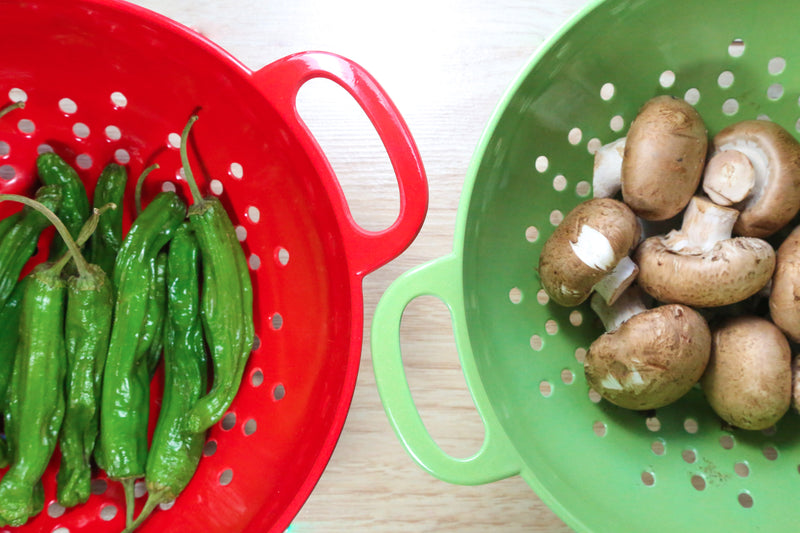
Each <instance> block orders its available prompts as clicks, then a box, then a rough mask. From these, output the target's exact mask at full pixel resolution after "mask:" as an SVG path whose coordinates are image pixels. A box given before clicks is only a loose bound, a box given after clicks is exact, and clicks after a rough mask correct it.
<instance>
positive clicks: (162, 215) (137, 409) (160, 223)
mask: <svg viewBox="0 0 800 533" xmlns="http://www.w3.org/2000/svg"><path fill="white" fill-rule="evenodd" d="M185 216H186V204H185V203H184V202H183V200H181V199H180V197H179V196H178V195H177V194H175V193H174V192H162V193H160V194H158V195H157V196H156V197H155V198H154V199H153V201H152V202H150V204H149V205H148V206H147V208H146V209H145V210H144V211H142V213H141V214H140V215H139V216H138V217H137V218H136V220H135V221H134V223H133V224H132V225H131V228H130V229H129V230H128V234H127V235H126V236H125V239H124V240H123V242H122V246H121V248H120V250H119V253H118V254H117V260H116V262H115V264H114V287H116V290H117V299H116V303H115V306H114V319H113V323H112V326H111V338H110V340H109V346H108V355H107V358H106V366H105V370H104V372H103V392H102V396H101V406H100V441H99V444H98V447H99V450H97V451H96V453H95V458H96V460H97V461H98V464H99V465H100V467H101V468H103V469H104V470H105V471H106V473H107V474H108V477H109V478H110V479H112V480H117V481H121V482H122V484H123V487H124V489H125V494H126V503H127V516H128V519H129V521H131V520H132V514H133V482H134V480H135V479H136V478H140V477H143V476H144V473H145V463H146V461H147V422H148V416H149V394H150V390H149V387H150V380H149V374H148V373H147V372H146V371H145V372H143V371H142V370H141V367H142V366H145V367H146V365H147V361H146V360H143V358H142V357H141V356H142V353H141V351H140V350H139V349H137V348H138V345H139V337H140V336H141V334H142V331H143V328H144V323H145V318H146V316H147V307H148V302H149V299H150V291H149V288H150V286H151V284H152V272H151V261H152V260H153V259H154V258H155V257H156V256H157V255H158V253H159V252H160V251H161V249H162V248H163V247H164V246H165V245H166V244H167V242H168V241H169V240H170V238H171V237H172V234H173V233H174V231H175V229H177V227H178V226H179V225H180V224H181V222H182V221H183V220H184V218H185Z"/></svg>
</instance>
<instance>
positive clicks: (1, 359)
mask: <svg viewBox="0 0 800 533" xmlns="http://www.w3.org/2000/svg"><path fill="white" fill-rule="evenodd" d="M27 279H28V278H27V277H25V278H23V279H22V280H20V282H19V283H17V285H16V286H15V287H14V290H13V291H12V292H11V296H9V298H8V300H6V305H4V306H3V309H2V310H0V324H2V327H0V413H5V411H6V404H7V399H8V383H9V381H10V380H11V371H12V369H13V368H14V354H15V353H16V351H17V343H18V341H19V317H20V315H21V314H22V295H23V294H24V291H25V282H26V280H27ZM6 466H8V455H7V449H6V441H5V439H0V468H4V467H6Z"/></svg>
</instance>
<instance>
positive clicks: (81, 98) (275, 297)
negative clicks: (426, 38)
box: [0, 0, 427, 533]
mask: <svg viewBox="0 0 800 533" xmlns="http://www.w3.org/2000/svg"><path fill="white" fill-rule="evenodd" d="M0 13H2V21H3V25H2V26H3V30H2V32H0V48H1V49H3V50H4V51H5V53H4V58H3V61H2V62H0V105H4V104H5V103H8V101H12V100H24V101H25V103H26V105H25V108H24V109H20V110H15V111H14V112H12V113H10V114H8V115H6V116H5V117H4V118H3V119H2V120H0V178H2V179H0V192H3V193H11V192H15V193H24V194H31V193H32V192H33V188H34V187H35V159H36V156H37V154H38V153H40V152H41V151H42V150H54V151H55V152H57V153H59V154H60V155H62V156H63V157H64V158H65V159H66V160H67V161H69V162H70V163H72V164H73V165H74V166H75V167H76V168H77V169H78V171H79V173H80V175H81V177H82V178H83V179H84V181H85V183H86V186H87V189H88V191H89V193H90V194H91V193H92V191H93V187H94V183H95V181H96V179H97V176H98V174H99V173H100V171H101V169H102V167H103V166H105V164H107V163H108V162H110V161H117V162H120V163H124V164H127V166H128V170H129V175H130V176H131V179H130V180H129V189H128V191H129V193H130V194H128V203H127V204H126V205H125V206H124V212H125V220H126V222H125V224H126V227H127V225H129V224H130V221H131V219H132V215H133V213H134V207H133V201H132V191H133V187H134V182H135V178H136V177H138V175H139V174H140V172H141V171H142V170H143V169H144V168H145V167H147V166H149V165H151V164H153V163H158V165H159V168H158V170H156V171H155V172H153V173H151V174H150V175H149V176H148V178H147V184H146V186H145V189H144V197H143V200H144V203H147V201H148V200H149V199H150V198H152V197H153V196H154V195H155V194H157V193H158V192H159V191H161V190H162V189H167V188H173V189H175V190H178V191H179V192H181V193H183V194H184V195H185V196H186V197H187V198H189V195H188V188H187V187H186V183H185V180H184V179H183V178H182V175H181V172H180V158H179V153H178V146H179V133H180V131H181V129H182V127H183V126H184V124H185V123H186V121H187V119H188V117H189V115H190V114H191V113H192V112H193V111H194V110H195V109H197V108H199V110H200V111H199V117H200V118H199V120H198V121H197V123H196V124H195V125H194V127H193V130H192V138H191V145H190V158H191V162H192V165H193V168H194V169H195V174H198V176H197V177H198V180H199V181H200V185H201V189H203V190H204V191H205V192H207V193H209V194H215V195H217V196H219V197H220V198H221V200H222V201H223V203H224V204H225V205H226V207H227V208H228V211H229V213H230V215H231V218H232V220H233V222H234V225H235V226H236V231H237V234H238V237H239V240H240V241H241V244H242V246H243V248H244V250H245V255H246V256H247V258H248V261H249V265H250V269H251V274H252V279H253V286H254V291H255V309H254V311H255V317H256V334H257V339H256V348H255V350H254V352H253V354H252V356H251V358H250V361H249V364H248V367H247V370H246V371H245V375H244V380H243V383H242V386H241V389H240V391H239V394H238V396H237V397H236V400H235V401H234V403H233V405H232V406H231V408H230V410H229V412H228V413H227V414H226V415H225V417H224V418H223V420H222V421H221V422H220V423H219V424H217V425H216V426H214V427H213V428H212V429H211V430H210V431H209V434H208V442H207V444H206V447H205V450H204V455H203V458H202V460H201V462H200V465H199V468H198V471H197V473H196V474H195V476H194V478H193V480H192V482H191V483H190V484H189V486H188V487H187V488H186V490H185V491H184V493H183V494H182V495H181V496H180V497H179V498H178V499H177V500H176V501H175V502H174V503H173V504H172V505H171V506H164V507H163V508H162V509H160V510H159V511H157V512H156V513H154V514H153V515H152V517H151V518H150V519H149V520H148V521H147V523H146V524H145V525H144V526H143V527H142V528H141V531H144V532H147V531H150V532H162V531H170V532H178V531H187V532H189V531H191V532H197V531H204V532H216V531H219V532H225V533H230V532H233V531H258V532H263V531H283V530H284V529H285V528H286V527H287V526H288V525H289V524H290V522H291V520H292V519H293V517H294V516H295V514H296V513H297V511H298V510H299V509H300V507H301V506H302V505H303V503H304V502H305V500H306V498H307V497H308V495H309V493H310V492H311V490H312V488H313V486H314V485H315V483H316V482H317V480H318V479H319V476H320V475H321V474H322V472H323V470H324V468H325V466H326V464H327V462H328V460H329V458H330V455H331V453H332V452H333V449H334V447H335V445H336V442H337V439H338V437H339V434H340V432H341V429H342V426H343V424H344V421H345V418H346V415H347V412H348V409H349V406H350V401H351V398H352V393H353V389H354V387H355V383H356V376H357V373H358V367H359V362H360V356H361V348H362V334H363V300H362V280H363V277H364V276H365V275H366V274H368V273H369V272H371V271H373V270H374V269H376V268H378V267H380V266H382V265H383V264H385V263H387V262H389V261H390V260H392V259H393V258H395V257H396V256H397V255H399V254H400V253H401V252H402V251H403V250H404V249H405V248H406V247H407V246H408V245H409V244H410V243H411V241H412V240H413V239H414V238H415V237H416V235H417V233H418V231H419V229H420V227H421V225H422V222H423V219H424V217H425V213H426V210H427V183H426V178H425V174H424V170H423V167H422V163H421V160H420V156H419V153H418V151H417V149H416V146H415V144H414V141H413V139H412V137H411V134H410V132H409V130H408V128H407V126H406V124H405V122H404V121H403V119H402V117H401V116H400V114H399V112H398V111H397V109H396V108H395V107H394V105H393V104H392V102H391V101H390V99H389V97H388V96H387V95H386V93H385V92H384V91H383V89H382V88H381V87H380V86H379V85H378V83H377V82H376V81H375V80H374V79H373V78H372V77H371V76H370V75H369V74H368V73H367V72H365V71H364V70H363V69H362V68H361V67H359V66H358V65H356V64H354V63H353V62H352V61H350V60H348V59H345V58H343V57H340V56H337V55H334V54H330V53H325V52H304V53H299V54H295V55H291V56H288V57H285V58H283V59H280V60H278V61H275V62H274V63H272V64H270V65H268V66H266V67H264V68H263V69H261V70H258V71H251V70H249V69H248V68H246V67H245V66H243V65H242V64H240V63H239V62H238V61H236V60H235V59H234V58H233V57H231V56H230V55H229V54H227V53H226V52H225V51H224V50H222V49H220V48H219V47H218V46H216V45H215V44H213V43H212V42H209V41H208V40H206V39H204V38H203V37H201V36H199V35H198V34H196V33H195V32H193V31H191V30H189V29H187V28H185V27H184V26H182V25H180V24H178V23H176V22H174V21H172V20H169V19H167V18H165V17H163V16H160V15H157V14H155V13H152V12H150V11H147V10H145V9H143V8H140V7H137V6H134V5H131V4H127V3H122V2H112V1H103V0H79V1H69V2H61V1H58V0H32V1H26V2H17V1H8V0H0ZM312 78H327V79H329V80H332V81H334V82H335V83H337V84H339V85H340V86H341V87H343V88H344V89H345V90H347V91H348V93H349V94H350V95H351V96H352V97H353V98H354V99H355V100H356V102H358V104H359V105H360V106H361V108H362V109H363V110H364V112H365V114H366V115H367V117H368V118H369V119H370V121H371V123H372V124H373V126H374V127H375V129H376V130H377V133H378V135H379V137H380V138H381V140H382V141H383V144H384V146H385V148H386V150H387V153H388V156H389V160H390V161H391V163H392V167H393V169H394V172H395V174H396V177H397V183H398V191H399V197H400V202H399V206H400V209H399V215H398V216H397V218H396V220H395V221H394V222H393V223H392V224H391V225H390V226H389V227H388V228H386V229H384V230H381V231H366V230H364V229H363V228H361V227H359V226H358V225H357V224H356V223H355V221H354V219H353V217H352V215H351V213H350V210H349V208H348V205H347V203H346V200H345V196H344V194H343V192H342V190H341V188H340V185H339V183H338V181H337V179H336V176H335V175H334V173H333V171H332V169H331V165H330V164H329V162H328V160H327V159H326V157H325V156H324V154H323V153H322V151H321V149H320V147H319V145H318V144H317V142H316V141H315V139H314V138H313V136H312V135H311V134H310V132H309V130H308V128H307V127H306V126H305V124H304V123H303V121H302V120H301V119H300V117H299V115H298V112H297V108H296V102H295V99H296V96H297V92H298V90H299V89H300V87H301V86H302V85H303V84H304V83H305V82H307V81H308V80H310V79H312ZM0 208H1V209H0V215H2V214H5V213H7V212H8V210H9V209H12V207H11V206H9V205H6V204H2V205H0ZM42 258H43V256H42V257H35V258H34V259H33V261H34V262H35V261H37V260H41V259H42ZM155 387H156V389H157V387H158V386H157V385H156V386H155ZM154 396H155V397H156V398H157V394H156V395H154ZM154 402H155V403H154V407H156V408H157V406H158V404H157V400H154ZM153 411H155V409H154V410H153ZM57 455H58V454H56V457H54V460H53V462H52V463H51V465H50V468H49V469H48V471H47V473H46V475H45V497H46V500H45V509H44V511H43V512H42V513H41V514H40V515H38V516H37V517H35V518H33V519H31V521H29V522H28V524H27V525H26V526H24V527H23V528H21V529H22V530H24V531H42V532H49V533H74V532H77V531H93V532H94V531H120V530H121V529H122V528H123V526H124V522H125V516H124V515H125V512H124V500H123V496H122V490H121V486H120V485H119V484H118V483H116V482H112V481H108V480H106V479H105V475H104V474H103V473H102V472H98V473H97V475H96V476H95V479H94V481H93V491H92V496H91V498H90V500H89V502H88V503H86V504H85V505H82V506H79V507H75V508H72V509H66V510H65V509H63V508H61V507H60V506H59V505H58V504H57V503H55V472H56V469H57V463H58V458H57ZM138 488H139V491H138V494H139V497H138V498H137V512H138V510H139V509H140V508H141V506H142V505H143V503H144V500H145V496H144V494H143V493H144V491H143V485H142V484H140V485H139V487H138Z"/></svg>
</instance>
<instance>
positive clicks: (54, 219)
mask: <svg viewBox="0 0 800 533" xmlns="http://www.w3.org/2000/svg"><path fill="white" fill-rule="evenodd" d="M6 200H10V201H12V202H19V203H22V204H25V205H27V206H28V207H30V208H32V209H36V210H37V211H38V212H40V213H41V214H43V215H44V216H45V217H47V220H49V221H50V222H51V223H52V224H53V226H55V228H56V230H57V231H58V233H59V235H61V238H62V239H64V243H66V245H67V248H68V249H69V253H71V254H72V258H73V259H74V260H75V266H76V267H77V268H78V274H79V275H81V276H85V275H88V274H89V268H88V265H89V264H88V263H87V262H86V259H85V258H84V257H83V255H82V254H81V250H80V248H78V245H77V244H76V243H75V239H73V238H72V235H70V234H69V230H68V229H67V227H66V226H65V225H64V223H63V222H61V219H60V218H58V215H56V214H55V213H53V212H52V211H51V210H50V209H48V208H47V206H45V205H43V204H42V203H41V202H37V201H36V200H34V199H32V198H28V197H27V196H22V195H20V194H0V202H2V201H6Z"/></svg>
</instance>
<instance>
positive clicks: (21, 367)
mask: <svg viewBox="0 0 800 533" xmlns="http://www.w3.org/2000/svg"><path fill="white" fill-rule="evenodd" d="M196 118H197V116H196V115H193V116H192V118H191V119H190V120H189V122H188V123H187V124H186V127H185V128H184V131H183V135H182V142H181V149H180V150H181V160H182V163H183V170H184V174H185V175H186V177H187V182H188V183H189V184H190V190H191V193H192V198H191V202H187V201H186V200H184V199H183V198H182V197H181V196H180V195H179V194H178V193H176V192H161V193H159V194H158V195H156V196H155V197H154V198H153V199H152V200H151V201H150V203H149V204H148V205H147V206H144V208H141V207H139V206H141V199H140V198H139V197H138V196H137V198H136V204H135V205H136V206H137V207H139V210H137V212H136V213H135V215H134V216H133V217H132V218H133V222H132V224H131V225H130V228H129V229H128V230H127V232H126V233H125V234H124V235H123V206H124V205H129V204H131V202H130V199H126V198H125V196H126V189H127V188H128V187H127V186H128V182H129V180H128V175H127V169H126V167H124V166H122V165H119V164H116V163H110V164H108V165H107V166H106V167H105V168H104V169H103V170H102V172H101V173H100V175H99V177H98V180H97V184H96V186H95V188H94V193H93V195H92V200H91V202H90V200H89V195H88V194H87V190H86V188H85V186H84V183H83V182H82V180H81V179H80V177H79V175H78V173H77V172H76V170H75V169H73V168H72V167H71V166H70V165H69V164H67V162H66V161H65V160H64V159H63V158H61V157H60V156H59V155H57V154H55V153H52V152H48V153H43V154H41V155H39V156H38V158H37V162H36V163H37V167H36V168H37V174H38V178H39V180H40V185H39V188H38V190H37V191H36V193H35V196H34V197H33V198H32V199H31V198H20V197H14V196H13V195H0V201H4V200H16V201H22V202H23V203H25V204H26V205H25V206H24V207H22V209H21V210H19V211H17V212H16V213H15V214H13V215H11V216H9V217H7V218H5V219H3V220H2V221H0V324H2V325H3V326H2V327H1V328H0V414H2V421H3V434H2V438H0V468H3V467H8V469H7V470H6V471H5V473H4V474H0V475H2V478H1V479H0V526H5V525H9V526H20V525H23V524H25V523H26V522H27V521H28V520H29V519H30V518H31V517H33V516H35V515H36V514H38V513H40V512H41V511H42V510H43V506H44V494H43V485H42V476H43V475H44V472H45V470H46V468H47V467H48V465H49V464H50V462H51V459H52V458H53V455H54V454H55V453H56V450H58V451H59V453H60V461H59V467H58V468H59V469H58V472H57V475H56V486H57V495H56V496H57V500H58V502H59V504H61V505H62V506H64V507H65V508H69V507H73V506H76V505H80V504H82V503H85V502H86V501H87V500H88V499H89V497H90V493H91V479H92V475H93V469H94V468H95V466H97V467H99V468H101V469H102V470H104V471H105V473H106V475H107V478H108V479H109V480H112V481H117V482H120V483H121V484H122V486H123V487H124V491H125V496H126V510H127V512H126V527H127V529H126V531H133V530H134V529H135V528H137V527H138V526H139V525H140V524H141V523H143V522H144V521H145V520H146V519H147V517H148V516H149V515H150V513H152V512H153V511H154V510H155V509H156V508H157V506H158V505H159V504H160V503H164V502H168V501H172V500H174V499H175V498H176V497H177V496H178V495H179V494H180V493H181V492H182V491H183V489H184V488H185V487H186V486H187V485H188V483H189V481H190V480H191V478H192V477H193V475H194V473H195V471H196V470H197V468H198V464H199V462H200V459H201V455H202V449H203V445H204V443H205V435H206V432H207V430H208V429H209V428H210V427H211V426H213V425H214V424H216V423H217V422H218V421H219V420H220V419H221V418H222V416H223V415H224V414H225V412H226V410H227V409H228V408H229V407H230V404H231V403H232V401H233V399H234V397H235V395H236V393H237V391H238V388H239V384H240V383H241V379H242V375H243V372H244V368H245V364H246V362H247V359H248V357H249V355H250V352H251V350H252V348H253V341H254V338H255V332H254V324H253V296H252V285H251V280H250V274H249V269H248V266H247V262H246V260H245V257H244V253H243V251H242V248H241V246H240V245H239V242H238V240H237V238H236V235H235V232H234V227H233V224H232V222H231V220H230V218H229V217H228V215H227V213H226V211H225V209H224V208H223V206H222V204H221V203H220V201H219V200H218V199H217V198H216V197H213V196H208V197H203V196H202V194H201V193H200V190H199V188H198V186H197V184H196V183H195V180H194V177H193V175H192V172H191V168H190V167H189V160H188V155H187V140H188V136H189V132H190V129H191V127H192V124H193V123H194V121H195V120H196ZM143 176H144V174H143ZM140 179H141V178H140ZM140 185H141V183H139V184H138V185H137V187H136V191H137V194H138V191H140V190H141V187H140ZM31 200H34V201H31ZM51 224H52V225H55V226H56V230H57V231H56V233H55V234H54V236H53V238H52V241H51V244H50V248H49V251H48V253H49V257H48V260H47V261H46V262H45V263H43V264H40V265H37V266H35V267H34V268H32V269H31V270H30V272H29V273H27V274H26V275H24V276H23V275H22V273H23V271H24V270H25V267H26V265H27V263H28V262H29V260H30V258H31V257H32V256H33V255H34V253H35V251H36V250H37V246H38V245H39V242H40V238H41V235H42V234H43V232H44V230H45V229H46V228H48V227H49V226H50V225H51ZM159 364H162V365H163V369H164V388H163V397H162V398H161V407H160V411H159V412H158V414H157V417H158V418H157V423H156V427H155V431H154V433H153V436H152V439H151V440H149V441H148V422H149V420H150V416H151V413H150V406H151V401H150V389H151V380H152V379H153V376H154V373H155V371H156V368H157V367H158V365H159ZM153 415H154V416H155V415H156V414H155V413H153ZM140 479H144V481H145V483H146V487H147V492H148V498H147V501H146V503H145V506H144V509H143V510H142V512H141V513H140V514H139V516H134V490H133V486H134V482H135V481H136V480H140Z"/></svg>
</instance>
